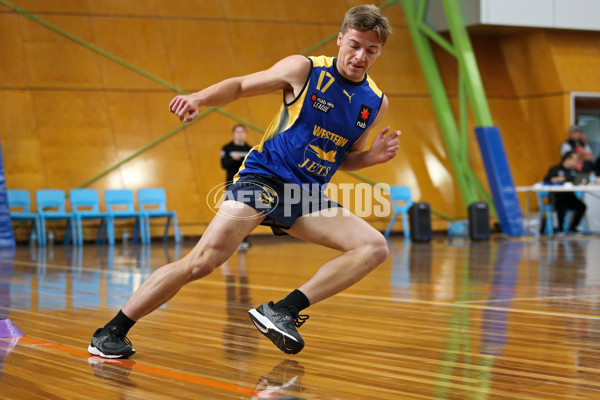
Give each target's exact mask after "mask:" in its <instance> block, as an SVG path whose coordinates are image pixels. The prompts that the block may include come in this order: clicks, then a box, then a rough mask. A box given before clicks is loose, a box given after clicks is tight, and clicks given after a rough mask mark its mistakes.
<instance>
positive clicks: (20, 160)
mask: <svg viewBox="0 0 600 400" xmlns="http://www.w3.org/2000/svg"><path fill="white" fill-rule="evenodd" d="M33 109H34V107H33V101H32V97H31V93H30V92H29V91H25V90H19V91H15V90H2V91H0V140H2V158H3V160H4V171H5V173H6V184H7V186H8V187H9V188H14V189H28V190H32V189H35V188H39V187H42V186H44V184H45V178H44V163H43V160H42V149H41V144H40V141H39V137H38V132H37V129H36V128H37V126H36V120H35V118H33V117H32V115H31V113H32V111H31V110H33Z"/></svg>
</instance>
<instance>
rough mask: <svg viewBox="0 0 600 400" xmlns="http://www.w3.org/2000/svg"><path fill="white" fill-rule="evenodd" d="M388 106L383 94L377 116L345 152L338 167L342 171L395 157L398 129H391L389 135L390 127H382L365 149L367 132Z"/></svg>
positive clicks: (397, 146)
mask: <svg viewBox="0 0 600 400" xmlns="http://www.w3.org/2000/svg"><path fill="white" fill-rule="evenodd" d="M387 108H388V99H387V96H385V95H384V96H383V101H382V102H381V107H380V109H379V113H378V114H377V118H375V121H373V124H372V125H371V126H370V127H369V129H367V130H366V132H365V133H364V134H363V135H362V136H361V137H360V139H358V140H357V141H356V143H354V146H352V148H351V149H350V150H348V152H347V153H346V156H345V157H344V161H342V164H341V165H340V169H341V170H344V171H355V170H358V169H361V168H366V167H370V166H372V165H375V164H381V163H384V162H387V161H389V160H391V159H392V158H394V157H396V152H397V151H398V149H399V148H400V146H399V144H398V143H399V141H398V136H400V131H393V132H392V133H390V134H389V135H387V136H386V134H387V133H388V132H389V131H390V127H389V126H388V127H387V128H384V129H382V130H381V131H380V132H379V134H378V135H377V136H376V137H375V140H373V143H372V144H371V148H370V149H369V150H365V147H366V145H367V141H368V139H369V134H370V133H371V130H372V129H373V127H374V126H376V125H377V123H378V122H379V121H381V119H382V118H383V115H384V114H385V112H386V111H387Z"/></svg>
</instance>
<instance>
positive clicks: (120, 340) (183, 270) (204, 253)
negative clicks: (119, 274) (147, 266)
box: [88, 201, 264, 358]
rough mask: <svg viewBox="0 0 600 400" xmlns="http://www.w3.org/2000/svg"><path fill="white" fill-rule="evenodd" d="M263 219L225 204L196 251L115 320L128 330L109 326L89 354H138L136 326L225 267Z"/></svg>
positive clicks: (159, 273)
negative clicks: (131, 334) (131, 335)
mask: <svg viewBox="0 0 600 400" xmlns="http://www.w3.org/2000/svg"><path fill="white" fill-rule="evenodd" d="M263 218H264V217H262V216H257V211H256V210H255V209H253V208H252V207H250V206H247V205H245V204H242V203H239V202H236V201H226V202H224V203H223V204H222V206H221V207H220V209H219V212H218V213H217V215H216V216H215V217H214V219H213V220H212V221H211V223H210V224H209V226H208V228H207V229H206V232H205V233H204V235H202V238H201V239H200V241H199V242H198V244H196V246H195V247H194V248H193V249H192V251H190V252H189V253H188V254H187V255H186V256H185V257H183V258H182V259H180V260H177V261H174V262H172V263H170V264H167V265H165V266H163V267H161V268H159V269H157V270H156V271H154V272H153V273H152V274H151V275H150V276H149V277H148V279H146V281H144V283H143V284H142V285H141V286H140V287H139V288H138V289H137V290H136V291H135V293H134V294H133V295H132V296H131V297H130V298H129V300H128V301H127V303H126V304H125V306H124V307H123V309H122V310H121V312H119V314H118V315H117V317H115V319H117V321H125V322H124V324H123V325H124V326H120V327H119V326H116V328H118V329H108V328H109V325H110V323H109V324H107V326H105V328H101V329H98V330H97V331H96V333H95V334H94V338H93V339H92V344H91V345H90V347H89V348H88V350H89V351H90V352H91V353H92V354H95V355H100V356H102V357H109V358H124V357H128V356H130V355H132V354H133V353H134V352H135V351H134V350H133V349H132V348H131V344H130V343H128V341H127V339H126V338H125V335H126V334H127V331H128V330H129V328H130V327H131V326H132V325H133V323H135V322H136V321H137V320H139V319H140V318H142V317H143V316H145V315H147V314H149V313H150V312H152V311H154V310H155V309H157V308H158V307H160V306H161V305H163V304H164V303H165V302H166V301H168V300H169V299H170V298H171V297H173V296H174V295H175V294H176V293H177V292H178V291H179V290H180V289H181V288H182V287H183V286H184V285H185V284H187V283H189V282H192V281H194V280H197V279H201V278H203V277H205V276H207V275H208V274H210V273H211V272H212V271H214V270H215V268H217V267H218V266H219V265H221V264H223V263H224V262H225V261H226V260H227V259H228V258H229V257H231V255H232V254H233V252H234V251H235V250H236V249H237V247H238V245H239V244H240V242H241V241H242V239H243V238H244V237H246V236H247V235H248V234H249V233H250V232H251V231H252V230H253V229H254V228H256V226H257V225H258V224H260V222H261V221H262V220H263ZM113 321H114V320H113ZM115 325H119V324H118V323H115ZM111 328H115V327H114V326H112V327H111ZM111 343H113V345H112V346H110V345H109V344H111Z"/></svg>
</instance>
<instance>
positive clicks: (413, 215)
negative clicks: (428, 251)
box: [408, 203, 433, 242]
mask: <svg viewBox="0 0 600 400" xmlns="http://www.w3.org/2000/svg"><path fill="white" fill-rule="evenodd" d="M408 222H409V226H410V239H411V240H412V241H414V242H429V241H430V240H431V238H432V237H433V232H432V231H431V209H430V208H429V203H414V204H413V205H412V206H411V207H410V209H409V210H408Z"/></svg>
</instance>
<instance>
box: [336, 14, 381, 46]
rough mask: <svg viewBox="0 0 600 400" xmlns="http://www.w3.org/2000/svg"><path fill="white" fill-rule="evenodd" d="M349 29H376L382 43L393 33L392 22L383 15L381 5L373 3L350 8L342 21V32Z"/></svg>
mask: <svg viewBox="0 0 600 400" xmlns="http://www.w3.org/2000/svg"><path fill="white" fill-rule="evenodd" d="M348 29H357V30H359V31H368V30H374V31H375V32H376V33H377V36H379V40H380V41H381V44H382V45H384V44H385V42H386V41H387V39H388V37H389V36H390V34H391V33H392V26H391V25H390V22H389V21H388V19H387V18H386V17H384V16H383V14H382V13H381V10H380V9H379V7H377V6H375V5H373V4H363V5H360V6H356V7H352V8H351V9H349V10H348V11H347V12H346V14H345V15H344V21H343V22H342V29H341V32H342V34H344V33H346V32H347V31H348Z"/></svg>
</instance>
